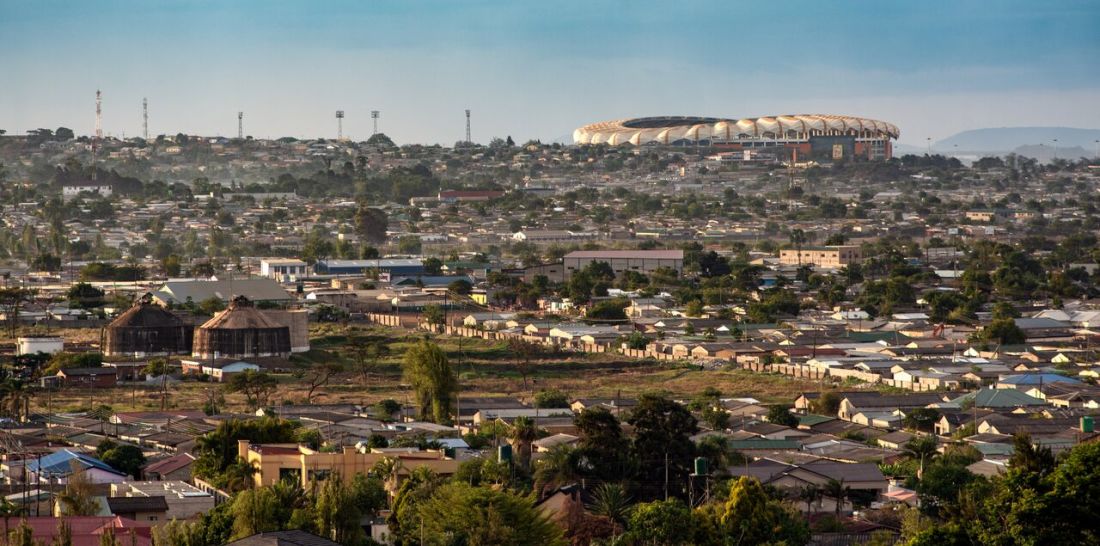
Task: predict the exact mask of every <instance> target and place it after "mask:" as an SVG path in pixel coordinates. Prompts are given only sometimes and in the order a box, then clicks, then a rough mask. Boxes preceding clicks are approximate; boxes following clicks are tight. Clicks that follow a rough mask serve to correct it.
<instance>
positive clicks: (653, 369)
mask: <svg viewBox="0 0 1100 546" xmlns="http://www.w3.org/2000/svg"><path fill="white" fill-rule="evenodd" d="M425 336H428V334H426V333H424V332H417V331H410V330H400V329H390V328H383V327H373V326H366V325H347V326H344V325H338V324H321V325H313V326H312V327H311V347H312V349H311V350H310V351H309V352H308V353H304V354H300V355H295V356H294V357H292V361H294V362H295V363H297V364H299V365H301V366H303V367H308V366H312V365H315V364H320V363H324V362H338V363H340V364H341V365H343V366H344V368H345V369H346V370H347V371H345V372H343V373H340V374H338V375H336V376H335V377H333V378H332V380H331V381H330V382H329V383H328V384H327V385H324V386H322V387H320V388H318V389H317V391H316V392H315V393H314V396H313V400H312V401H313V403H334V402H353V403H373V402H376V401H378V400H382V399H385V398H393V399H395V400H398V401H404V400H406V397H407V396H408V388H407V387H406V386H404V385H403V383H402V380H401V361H402V358H403V357H404V354H405V351H406V350H407V349H408V348H409V347H410V346H411V345H413V344H415V343H417V342H418V341H419V340H420V339H423V338H424V337H425ZM429 337H430V339H431V340H432V341H433V342H435V343H438V344H439V345H440V346H441V347H442V348H443V350H444V351H445V352H446V353H447V355H448V358H449V359H450V361H451V365H452V366H453V367H454V369H455V370H456V371H457V373H458V375H459V379H460V382H461V384H462V388H463V390H462V395H463V396H500V395H508V396H516V397H523V398H530V397H531V396H532V395H533V393H534V392H537V391H539V390H543V389H558V390H561V391H563V392H565V393H567V394H568V395H570V396H574V397H613V396H615V395H616V394H619V395H621V396H636V395H638V394H641V393H643V392H662V393H665V394H668V395H670V396H676V397H685V398H690V397H691V396H693V395H694V394H696V393H698V392H700V391H702V390H703V389H705V388H707V387H714V388H717V389H719V390H720V391H722V393H723V394H724V395H726V396H739V397H740V396H749V397H754V398H757V399H760V400H762V401H764V402H790V401H791V400H793V398H794V397H795V396H797V394H798V393H799V392H801V391H804V390H820V389H821V386H820V385H819V384H818V383H816V382H813V381H800V380H795V379H791V378H789V377H785V376H780V375H771V374H758V373H752V372H746V371H743V370H740V369H737V370H702V369H700V368H699V367H697V366H685V365H680V364H676V363H669V362H660V363H658V362H656V361H651V360H637V359H630V358H626V357H623V356H621V355H615V354H584V353H572V352H558V353H541V354H537V355H535V356H532V357H530V358H529V359H526V361H525V359H523V358H522V357H518V356H516V355H514V354H513V353H512V351H511V350H510V349H509V346H508V344H507V343H505V342H494V341H486V340H482V339H470V338H458V337H451V336H442V335H432V336H429ZM371 344H376V345H380V346H384V347H386V350H385V351H384V352H383V354H381V355H378V356H375V355H373V354H371V355H369V356H367V355H366V351H365V350H364V349H363V347H365V346H368V345H371ZM525 375H526V381H525V377H524V376H525ZM279 380H280V387H279V389H278V390H277V392H276V393H275V395H274V396H273V397H272V399H271V402H272V403H273V404H276V405H278V404H285V403H293V404H302V403H306V395H307V391H308V384H307V383H306V381H305V380H304V379H302V378H299V377H296V376H294V375H292V374H283V375H280V376H279ZM219 388H220V386H219V385H218V384H216V383H202V382H197V381H182V382H177V383H174V384H172V385H171V386H170V387H169V398H168V404H169V406H170V407H176V408H198V407H201V406H202V404H203V402H204V401H205V400H207V398H208V397H209V396H210V394H211V393H212V391H217V390H218V389H219ZM42 394H44V393H42ZM50 399H51V405H52V408H53V411H65V410H69V411H71V410H76V409H80V408H87V407H88V405H89V403H94V404H96V405H100V404H108V405H111V406H112V407H113V408H115V409H125V410H130V409H135V410H147V409H158V408H159V407H160V401H161V400H160V393H159V391H158V389H157V386H143V387H138V388H136V389H135V388H133V387H116V388H113V389H95V390H91V389H69V390H64V391H61V392H54V393H52V394H51V396H50ZM226 403H227V406H228V409H230V410H243V409H244V400H243V397H241V396H239V395H226ZM35 404H36V406H38V407H40V408H41V409H43V410H44V409H45V406H46V397H45V396H43V395H39V396H36V398H35Z"/></svg>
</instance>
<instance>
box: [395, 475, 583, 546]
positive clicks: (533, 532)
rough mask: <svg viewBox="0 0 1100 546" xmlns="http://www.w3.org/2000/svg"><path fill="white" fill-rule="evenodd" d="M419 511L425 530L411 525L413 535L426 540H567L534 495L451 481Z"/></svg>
mask: <svg viewBox="0 0 1100 546" xmlns="http://www.w3.org/2000/svg"><path fill="white" fill-rule="evenodd" d="M416 513H417V516H418V517H419V521H420V526H421V529H419V530H413V529H409V535H410V536H412V537H416V536H423V537H425V542H424V543H425V544H433V545H444V544H485V545H488V544H510V545H516V546H524V545H531V546H564V545H565V540H564V539H563V538H562V534H561V530H560V529H559V528H558V527H557V526H556V525H555V524H554V523H553V522H551V521H550V520H549V519H548V518H547V516H545V515H543V514H542V513H540V512H539V511H538V510H536V509H535V508H534V506H533V504H532V502H531V499H529V498H524V497H520V496H518V495H515V494H512V493H509V492H507V491H499V490H494V489H489V488H485V487H471V486H470V485H468V484H465V483H448V484H446V485H443V486H441V487H439V488H438V489H436V490H435V491H434V493H433V494H432V495H431V496H430V497H429V498H427V499H426V500H424V501H423V502H421V503H420V504H419V506H418V507H417V510H416ZM416 531H422V534H419V535H418V533H417V532H416Z"/></svg>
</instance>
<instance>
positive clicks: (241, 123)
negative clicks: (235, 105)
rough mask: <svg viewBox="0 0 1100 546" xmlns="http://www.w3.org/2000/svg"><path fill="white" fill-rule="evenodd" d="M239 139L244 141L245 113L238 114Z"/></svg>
mask: <svg viewBox="0 0 1100 546" xmlns="http://www.w3.org/2000/svg"><path fill="white" fill-rule="evenodd" d="M237 138H239V139H241V140H244V112H240V111H238V112H237Z"/></svg>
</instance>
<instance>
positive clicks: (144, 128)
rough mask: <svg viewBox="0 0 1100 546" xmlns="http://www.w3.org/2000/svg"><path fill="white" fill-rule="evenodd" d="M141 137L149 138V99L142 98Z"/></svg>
mask: <svg viewBox="0 0 1100 546" xmlns="http://www.w3.org/2000/svg"><path fill="white" fill-rule="evenodd" d="M141 138H142V139H144V140H149V99H147V98H144V97H143V98H142V99H141Z"/></svg>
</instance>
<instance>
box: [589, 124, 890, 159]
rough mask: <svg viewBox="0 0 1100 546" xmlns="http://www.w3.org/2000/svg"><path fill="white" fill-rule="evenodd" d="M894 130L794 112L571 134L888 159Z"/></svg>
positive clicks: (601, 127)
mask: <svg viewBox="0 0 1100 546" xmlns="http://www.w3.org/2000/svg"><path fill="white" fill-rule="evenodd" d="M900 134H901V133H900V131H898V128H897V126H895V125H894V124H892V123H887V122H885V121H879V120H874V119H868V118H860V117H854V116H834V115H823V114H797V115H789V116H774V117H759V118H743V119H726V118H708V117H692V116H659V117H648V118H631V119H620V120H615V121H605V122H601V123H593V124H590V125H585V126H584V127H580V128H578V129H577V130H575V131H573V142H574V143H576V144H609V145H612V146H615V145H620V144H633V145H635V146H645V145H658V146H706V147H712V148H719V149H726V150H731V151H736V150H745V153H746V157H748V156H749V154H755V153H758V152H764V153H769V154H771V155H773V156H774V157H776V158H777V159H788V158H794V159H796V160H801V159H811V158H812V159H832V160H837V159H842V158H844V159H848V158H862V159H868V160H884V159H889V158H890V157H891V156H892V155H893V143H892V141H893V140H894V139H897V138H898V136H899V135H900Z"/></svg>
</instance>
